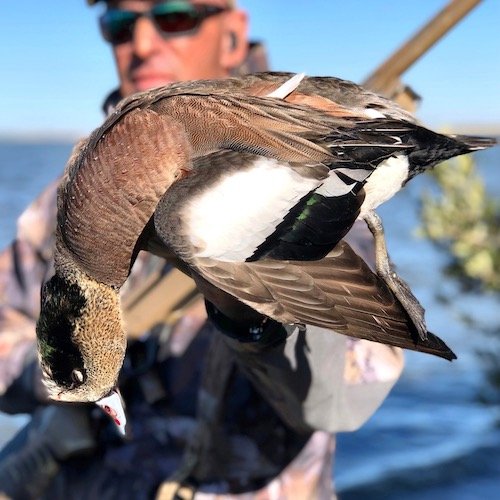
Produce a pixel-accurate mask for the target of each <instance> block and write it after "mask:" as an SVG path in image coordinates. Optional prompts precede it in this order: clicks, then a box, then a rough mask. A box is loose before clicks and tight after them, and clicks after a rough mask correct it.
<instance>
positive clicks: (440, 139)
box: [408, 125, 497, 178]
mask: <svg viewBox="0 0 500 500" xmlns="http://www.w3.org/2000/svg"><path fill="white" fill-rule="evenodd" d="M408 140H409V142H410V144H413V146H414V149H413V150H412V151H410V152H409V154H408V160H409V162H410V178H412V177H414V176H415V175H417V174H419V173H420V172H422V171H424V170H426V169H428V168H431V167H433V166H434V165H437V164H438V163H441V162H442V161H445V160H448V159H450V158H453V157H454V156H460V155H464V154H467V153H472V152H474V151H479V150H481V149H486V148H489V147H491V146H494V145H495V144H496V143H497V141H496V139H495V138H493V137H474V136H468V135H443V134H438V133H436V132H433V131H431V130H429V129H426V128H424V127H420V126H418V125H417V126H415V130H414V132H413V133H412V134H411V137H409V138H408Z"/></svg>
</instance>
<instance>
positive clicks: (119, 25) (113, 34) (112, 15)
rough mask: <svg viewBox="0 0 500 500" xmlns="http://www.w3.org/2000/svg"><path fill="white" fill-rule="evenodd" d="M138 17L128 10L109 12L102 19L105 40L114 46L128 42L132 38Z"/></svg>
mask: <svg viewBox="0 0 500 500" xmlns="http://www.w3.org/2000/svg"><path fill="white" fill-rule="evenodd" d="M137 17H138V15H137V14H136V13H135V12H129V11H126V10H108V11H106V12H105V13H104V14H103V15H102V16H101V19H100V24H101V32H102V36H103V38H104V39H105V40H106V41H108V42H110V43H113V44H118V43H124V42H128V41H129V40H130V39H131V38H132V33H133V30H134V24H135V21H136V20H137Z"/></svg>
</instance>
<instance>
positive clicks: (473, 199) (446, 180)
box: [419, 155, 500, 291]
mask: <svg viewBox="0 0 500 500" xmlns="http://www.w3.org/2000/svg"><path fill="white" fill-rule="evenodd" d="M431 175H432V176H433V178H434V180H435V182H436V185H437V188H438V191H439V192H438V193H437V194H436V193H435V192H434V193H431V192H426V193H424V195H423V196H422V207H421V218H422V225H421V227H420V229H419V233H420V234H421V235H422V236H424V237H426V238H429V239H430V240H431V241H432V242H433V243H435V244H436V245H438V246H439V247H440V248H443V249H444V250H446V251H447V252H448V253H449V255H450V263H449V265H448V268H447V271H448V272H450V273H451V274H452V275H453V276H454V277H455V278H457V279H459V280H460V282H461V283H462V284H463V285H464V286H465V287H467V288H470V287H472V288H479V289H482V290H494V291H500V200H498V199H494V198H492V197H491V196H488V194H487V192H486V188H485V185H484V181H483V179H482V177H481V176H480V175H479V173H478V172H477V169H476V165H475V163H474V161H473V158H472V156H470V155H469V156H462V157H459V158H455V159H454V160H452V161H448V162H446V164H444V165H440V166H438V167H436V168H435V169H434V170H433V172H432V174H431Z"/></svg>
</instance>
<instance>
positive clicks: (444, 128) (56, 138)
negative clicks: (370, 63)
mask: <svg viewBox="0 0 500 500" xmlns="http://www.w3.org/2000/svg"><path fill="white" fill-rule="evenodd" d="M424 125H425V126H426V127H429V128H431V129H433V130H436V131H438V132H443V133H450V134H469V135H487V136H493V137H498V138H500V123H469V124H468V123H459V124H446V123H443V124H438V125H433V124H429V123H426V122H424ZM88 133H90V131H89V132H88ZM88 133H87V134H85V133H81V134H77V133H75V132H74V131H72V132H63V131H53V132H47V131H38V132H37V131H31V132H30V131H26V132H9V133H5V132H0V142H1V143H3V144H5V143H11V144H12V143H14V144H23V143H29V144H47V143H48V144H74V143H75V142H77V141H78V140H80V139H82V138H83V137H85V136H86V135H88Z"/></svg>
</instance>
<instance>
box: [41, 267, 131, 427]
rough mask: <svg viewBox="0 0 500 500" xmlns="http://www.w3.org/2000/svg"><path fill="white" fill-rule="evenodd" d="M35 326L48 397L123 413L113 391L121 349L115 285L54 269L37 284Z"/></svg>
mask: <svg viewBox="0 0 500 500" xmlns="http://www.w3.org/2000/svg"><path fill="white" fill-rule="evenodd" d="M36 330H37V339H38V354H39V359H40V366H41V368H42V372H43V379H44V384H45V386H46V388H47V390H48V393H49V397H50V398H51V399H54V400H56V401H73V402H95V403H97V404H98V405H99V406H101V407H103V408H104V410H105V411H107V413H109V414H110V415H111V416H114V414H115V413H116V414H118V415H120V416H121V415H122V414H123V411H122V409H121V408H120V407H119V406H120V405H119V397H118V395H116V390H115V387H116V384H117V380H118V374H119V371H120V368H121V366H122V363H123V358H124V355H125V349H126V335H125V333H124V330H123V327H122V320H121V313H120V300H119V293H118V290H117V289H115V288H113V287H110V286H107V285H104V284H102V283H97V282H95V281H93V280H92V279H90V278H88V277H87V276H86V275H84V274H83V273H76V275H75V273H72V275H71V276H65V275H64V274H58V273H56V274H55V275H54V276H53V277H52V278H51V279H50V280H49V281H48V282H47V283H46V284H45V285H44V286H43V288H42V297H41V311H40V317H39V320H38V323H37V328H36ZM109 398H111V399H109ZM120 418H121V417H120ZM120 418H119V420H120ZM116 420H117V419H116V418H115V422H116ZM117 423H118V422H117ZM119 424H121V422H120V423H119Z"/></svg>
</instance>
